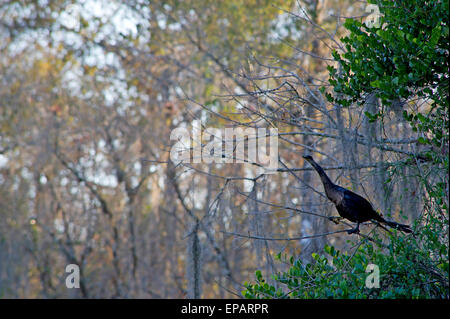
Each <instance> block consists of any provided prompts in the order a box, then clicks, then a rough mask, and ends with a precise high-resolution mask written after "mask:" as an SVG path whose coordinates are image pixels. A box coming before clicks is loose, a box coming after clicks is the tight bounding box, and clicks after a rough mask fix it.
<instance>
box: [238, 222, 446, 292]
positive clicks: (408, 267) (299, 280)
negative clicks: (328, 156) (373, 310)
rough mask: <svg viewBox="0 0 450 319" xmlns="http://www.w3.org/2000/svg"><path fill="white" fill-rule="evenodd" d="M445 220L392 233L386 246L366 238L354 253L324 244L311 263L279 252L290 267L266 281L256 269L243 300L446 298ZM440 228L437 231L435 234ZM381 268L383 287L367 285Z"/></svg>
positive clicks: (247, 285) (280, 258) (279, 255)
mask: <svg viewBox="0 0 450 319" xmlns="http://www.w3.org/2000/svg"><path fill="white" fill-rule="evenodd" d="M442 226H443V225H442V221H441V220H434V221H433V222H432V223H431V224H430V225H428V226H426V227H423V228H422V229H421V230H420V231H419V232H418V233H416V235H415V236H407V237H403V236H402V235H399V236H392V237H391V238H390V244H389V245H388V246H387V247H381V246H379V245H378V244H372V243H370V242H364V243H362V244H361V245H359V247H358V248H356V251H355V252H354V254H351V255H349V254H348V253H346V252H341V251H338V250H336V249H335V248H334V247H333V246H325V253H324V254H323V255H319V254H316V253H313V254H312V256H313V259H314V261H313V262H312V263H307V264H305V263H302V261H301V260H299V259H297V260H295V259H294V258H293V257H291V258H290V259H289V260H287V258H286V257H285V256H281V254H278V255H277V256H276V259H278V260H280V261H283V262H286V263H287V264H288V266H289V268H288V270H287V271H284V272H279V273H277V274H275V275H272V278H271V279H272V280H271V282H272V283H270V284H269V283H268V281H267V280H265V279H264V278H263V276H262V274H261V271H259V270H258V271H256V282H255V283H253V284H251V283H245V284H244V285H245V287H246V290H244V291H243V292H242V294H243V296H244V297H245V298H258V299H266V298H270V299H272V298H296V299H297V298H298V299H309V298H350V299H367V298H380V299H389V298H448V297H449V295H448V269H449V264H448V247H447V245H445V243H442V242H441V240H440V239H441V238H442V232H443V227H442ZM436 231H437V232H436ZM369 264H374V265H377V266H378V267H379V272H380V277H379V278H380V287H379V288H367V287H366V280H367V277H368V276H369V275H370V274H371V271H368V272H366V269H367V266H368V265H369Z"/></svg>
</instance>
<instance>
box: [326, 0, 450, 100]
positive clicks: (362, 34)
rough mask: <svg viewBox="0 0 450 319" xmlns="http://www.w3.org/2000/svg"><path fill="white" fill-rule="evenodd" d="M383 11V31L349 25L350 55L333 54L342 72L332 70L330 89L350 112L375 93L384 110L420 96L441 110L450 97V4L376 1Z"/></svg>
mask: <svg viewBox="0 0 450 319" xmlns="http://www.w3.org/2000/svg"><path fill="white" fill-rule="evenodd" d="M371 2H373V3H376V4H377V5H378V7H379V9H380V13H381V16H380V17H379V19H380V20H379V24H378V26H371V27H368V26H367V25H366V24H365V23H361V22H360V21H358V20H354V19H347V20H346V22H345V24H344V26H345V28H347V29H348V30H349V31H350V34H349V35H348V36H346V37H344V38H342V39H341V41H342V42H343V44H344V46H345V49H346V52H344V53H338V52H337V51H333V57H334V58H335V59H336V61H338V62H339V65H340V68H341V70H339V71H338V70H337V69H336V68H334V67H332V66H330V67H329V71H330V80H329V81H330V84H331V85H332V86H333V88H334V91H335V92H336V93H339V94H338V96H339V97H332V96H331V95H329V100H331V101H334V102H336V103H339V104H341V105H343V106H348V105H350V104H352V103H354V102H358V103H363V102H364V99H365V97H366V96H367V94H370V93H375V94H376V96H377V97H379V98H380V99H381V100H382V102H383V104H384V105H389V104H390V103H391V102H392V101H394V100H396V99H399V98H402V99H408V98H409V97H411V96H415V95H417V96H419V97H423V98H424V99H430V100H432V101H433V102H434V103H435V104H437V105H444V104H446V103H447V101H446V97H447V96H448V74H447V73H448V68H449V64H448V46H449V40H448V36H449V28H448V11H449V6H448V1H424V0H413V1H411V0H402V1H387V0H383V1H371Z"/></svg>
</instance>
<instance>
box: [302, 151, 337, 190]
mask: <svg viewBox="0 0 450 319" xmlns="http://www.w3.org/2000/svg"><path fill="white" fill-rule="evenodd" d="M308 162H309V163H310V164H311V165H312V167H314V169H315V170H316V172H317V173H318V174H319V176H320V179H321V180H322V183H323V186H324V188H325V192H326V193H327V195H328V192H329V191H331V190H332V189H334V187H335V185H334V183H333V182H332V181H331V180H330V178H329V177H328V175H327V174H326V173H325V171H324V170H323V168H322V167H320V166H319V164H317V163H316V162H315V161H314V160H313V159H312V158H311V159H309V160H308Z"/></svg>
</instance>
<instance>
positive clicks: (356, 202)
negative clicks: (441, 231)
mask: <svg viewBox="0 0 450 319" xmlns="http://www.w3.org/2000/svg"><path fill="white" fill-rule="evenodd" d="M303 158H304V159H305V160H307V161H308V162H309V163H310V164H311V165H312V166H313V167H314V169H315V170H316V171H317V173H319V176H320V179H321V180H322V183H323V187H324V188H325V194H326V195H327V197H328V199H329V200H331V201H332V202H333V203H334V205H335V206H336V209H337V211H338V213H339V215H341V217H343V218H346V219H348V220H350V221H351V222H354V223H356V227H355V228H353V229H351V230H349V231H348V233H349V234H353V233H359V224H360V223H363V222H367V221H369V220H375V221H377V222H380V223H382V224H385V225H388V226H390V227H392V228H395V229H398V230H401V231H403V232H405V233H411V232H412V230H411V228H410V227H409V226H408V225H403V224H399V223H396V222H393V221H389V220H386V219H384V218H383V217H382V216H381V215H380V214H378V213H377V212H376V211H375V210H374V209H373V207H372V205H371V204H370V203H369V202H368V201H367V200H366V199H365V198H363V197H361V196H359V195H358V194H355V193H353V192H352V191H350V190H348V189H345V188H343V187H340V186H338V185H336V184H334V183H333V182H332V181H331V180H330V178H329V177H328V176H327V174H325V171H324V170H323V169H322V167H320V166H319V164H317V163H316V162H315V161H314V160H313V158H312V157H311V156H310V155H306V156H303Z"/></svg>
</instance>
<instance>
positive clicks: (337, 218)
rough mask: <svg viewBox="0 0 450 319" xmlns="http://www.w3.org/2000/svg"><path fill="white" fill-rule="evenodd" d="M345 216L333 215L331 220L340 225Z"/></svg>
mask: <svg viewBox="0 0 450 319" xmlns="http://www.w3.org/2000/svg"><path fill="white" fill-rule="evenodd" d="M343 219H344V218H343V217H341V216H331V217H329V220H331V221H332V222H333V223H335V224H336V225H338V224H339V222H340V221H341V220H343Z"/></svg>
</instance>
